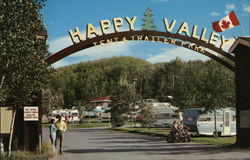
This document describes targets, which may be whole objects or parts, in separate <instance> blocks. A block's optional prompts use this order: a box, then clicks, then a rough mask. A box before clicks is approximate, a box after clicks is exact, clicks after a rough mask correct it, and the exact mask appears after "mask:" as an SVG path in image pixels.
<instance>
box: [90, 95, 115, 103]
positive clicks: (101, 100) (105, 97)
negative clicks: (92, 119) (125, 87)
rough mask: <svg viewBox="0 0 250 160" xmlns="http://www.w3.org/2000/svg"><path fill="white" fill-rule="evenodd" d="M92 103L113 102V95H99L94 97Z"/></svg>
mask: <svg viewBox="0 0 250 160" xmlns="http://www.w3.org/2000/svg"><path fill="white" fill-rule="evenodd" d="M90 102H91V103H96V102H111V96H104V97H99V98H95V99H92V100H91V101H90Z"/></svg>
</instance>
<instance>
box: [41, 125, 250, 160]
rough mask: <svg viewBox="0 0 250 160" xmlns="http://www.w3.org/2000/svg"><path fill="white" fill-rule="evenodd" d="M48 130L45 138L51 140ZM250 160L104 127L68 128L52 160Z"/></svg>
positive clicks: (243, 154)
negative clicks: (59, 152) (61, 152)
mask: <svg viewBox="0 0 250 160" xmlns="http://www.w3.org/2000/svg"><path fill="white" fill-rule="evenodd" d="M48 132H49V130H48V129H43V134H44V135H43V136H44V137H43V138H44V140H45V141H46V140H47V141H48V140H49V139H48ZM196 159H199V160H209V159H213V160H215V159H218V160H250V152H249V151H246V150H240V149H223V148H219V147H214V146H211V145H203V144H198V143H178V144H168V143H166V142H165V139H164V138H160V137H151V136H145V135H139V134H131V133H113V132H110V131H107V130H105V129H101V128H92V129H91V128H85V129H69V130H68V131H67V132H66V133H65V139H64V153H63V155H59V156H56V157H55V158H53V160H196Z"/></svg>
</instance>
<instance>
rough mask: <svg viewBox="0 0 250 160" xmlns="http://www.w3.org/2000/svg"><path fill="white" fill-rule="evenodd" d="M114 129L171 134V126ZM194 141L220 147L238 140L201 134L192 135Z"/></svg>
mask: <svg viewBox="0 0 250 160" xmlns="http://www.w3.org/2000/svg"><path fill="white" fill-rule="evenodd" d="M114 131H119V132H129V133H139V134H145V135H153V136H160V137H165V136H166V135H168V134H169V132H170V129H169V128H151V129H148V128H122V127H118V128H114ZM191 140H192V142H197V143H203V144H210V145H215V146H220V147H225V146H233V145H234V144H235V141H236V137H235V136H232V137H218V138H217V139H216V138H214V137H208V136H199V137H192V138H191Z"/></svg>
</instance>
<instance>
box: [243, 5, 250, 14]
mask: <svg viewBox="0 0 250 160" xmlns="http://www.w3.org/2000/svg"><path fill="white" fill-rule="evenodd" d="M243 11H244V12H247V13H250V5H246V4H245V5H244V6H243Z"/></svg>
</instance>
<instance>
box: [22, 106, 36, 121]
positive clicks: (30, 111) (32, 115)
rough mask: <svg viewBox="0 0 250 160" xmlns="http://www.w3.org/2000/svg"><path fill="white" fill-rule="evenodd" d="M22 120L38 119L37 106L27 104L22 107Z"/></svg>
mask: <svg viewBox="0 0 250 160" xmlns="http://www.w3.org/2000/svg"><path fill="white" fill-rule="evenodd" d="M23 112H24V113H23V117H24V121H38V120H39V110H38V107H37V106H32V107H31V106H27V107H24V109H23Z"/></svg>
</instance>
